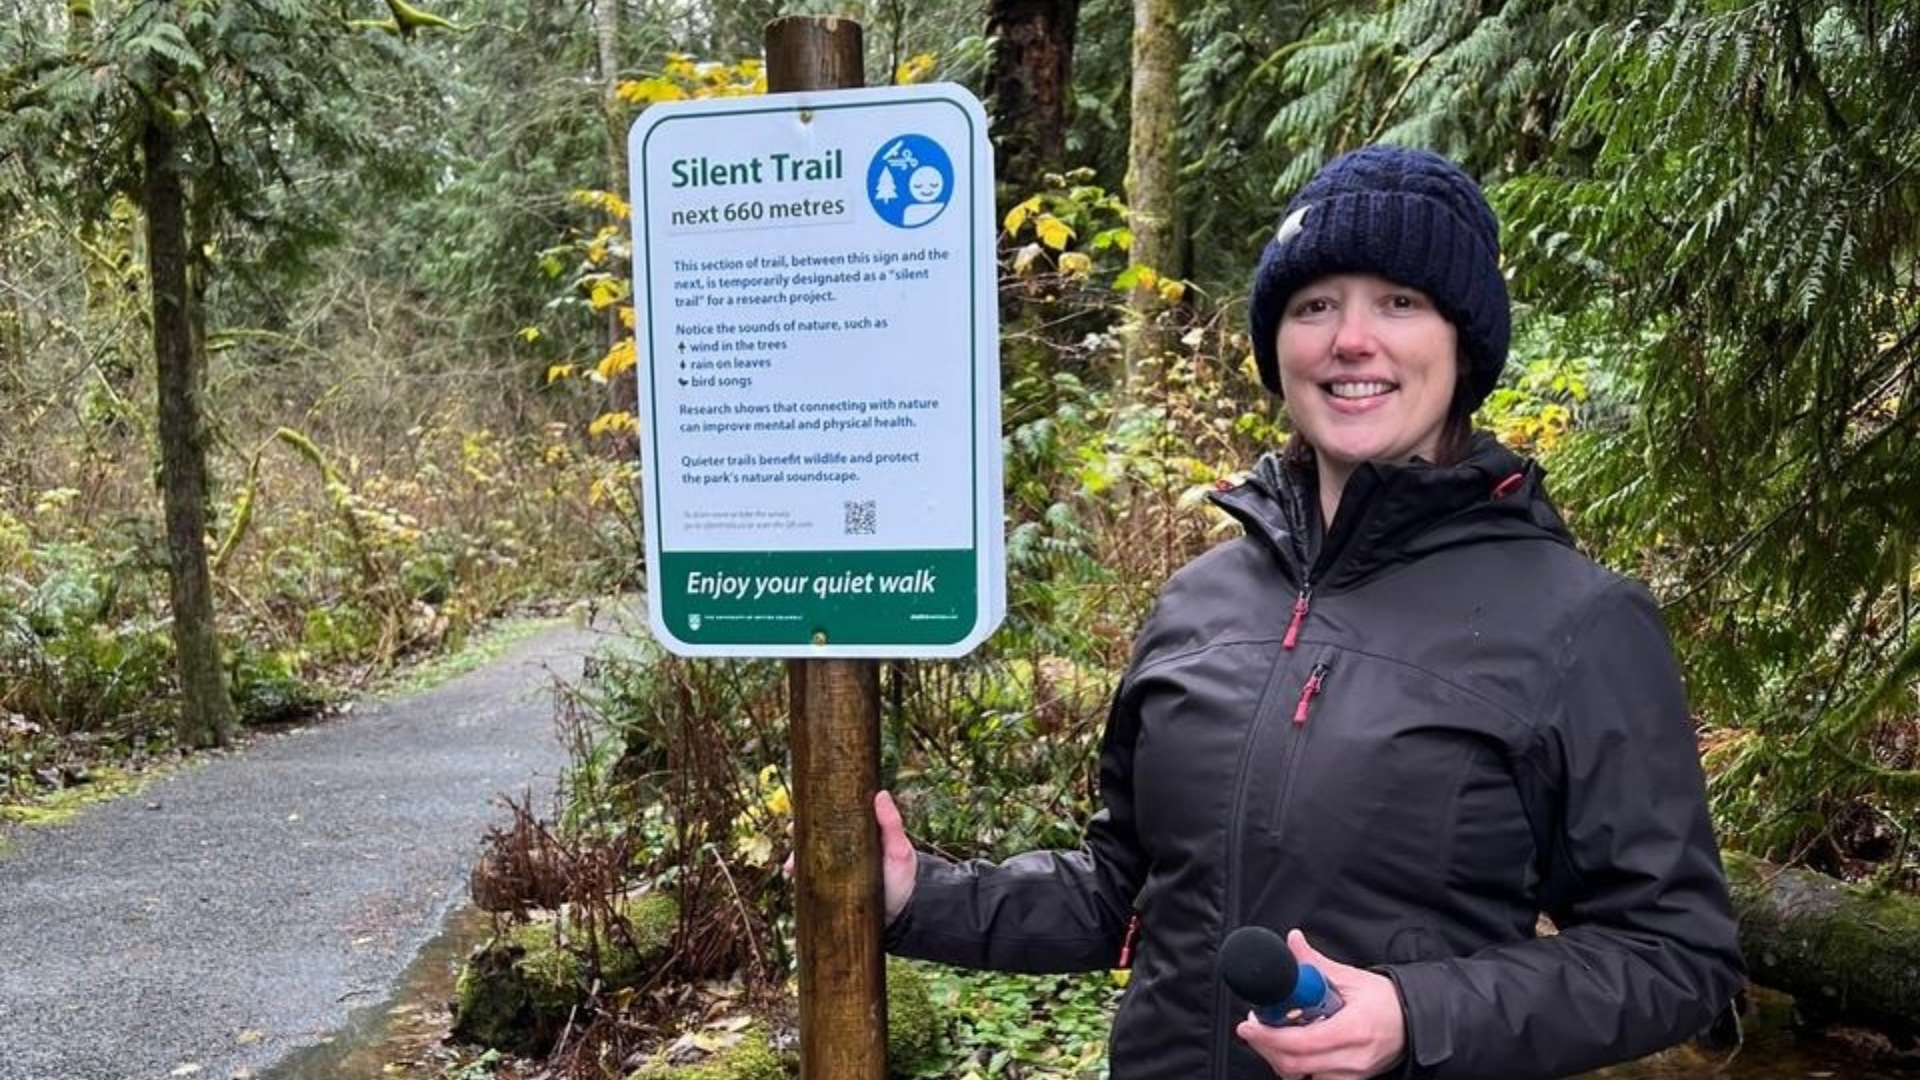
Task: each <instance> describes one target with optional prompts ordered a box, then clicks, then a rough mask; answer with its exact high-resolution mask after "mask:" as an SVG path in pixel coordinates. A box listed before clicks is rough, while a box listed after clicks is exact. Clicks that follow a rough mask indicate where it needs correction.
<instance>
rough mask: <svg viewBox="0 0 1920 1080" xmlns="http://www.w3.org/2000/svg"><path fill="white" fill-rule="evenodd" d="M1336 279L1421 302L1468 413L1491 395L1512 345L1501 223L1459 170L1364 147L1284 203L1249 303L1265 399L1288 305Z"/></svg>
mask: <svg viewBox="0 0 1920 1080" xmlns="http://www.w3.org/2000/svg"><path fill="white" fill-rule="evenodd" d="M1339 273H1364V274H1378V275H1379V276H1381V277H1383V278H1386V279H1387V280H1389V281H1393V282H1396V283H1398V284H1401V285H1405V286H1407V287H1409V288H1414V289H1418V290H1420V291H1421V292H1423V293H1425V294H1427V296H1428V297H1429V298H1431V299H1432V300H1433V303H1434V306H1435V307H1436V308H1438V309H1439V311H1440V314H1442V315H1444V316H1445V317H1446V319H1447V321H1448V322H1450V323H1452V324H1453V325H1454V329H1455V330H1457V331H1458V332H1459V336H1460V349H1461V352H1462V353H1463V354H1464V356H1465V357H1466V361H1467V365H1466V366H1467V371H1466V382H1465V385H1464V387H1463V388H1462V389H1463V391H1464V393H1465V395H1466V401H1467V405H1468V407H1469V408H1470V409H1471V408H1478V407H1479V405H1480V403H1481V402H1482V401H1485V400H1486V398H1487V395H1488V394H1490V393H1492V392H1493V387H1494V384H1495V383H1497V382H1498V381H1499V380H1500V369H1501V368H1503V367H1505V366H1506V363H1507V340H1508V338H1509V337H1510V336H1511V334H1512V315H1511V313H1510V312H1509V311H1508V308H1507V282H1506V279H1505V278H1504V277H1502V276H1501V274H1500V224H1499V222H1497V221H1495V220H1494V217H1493V210H1492V209H1491V208H1490V207H1488V206H1487V200H1486V196H1484V195H1482V194H1481V192H1480V185H1478V184H1476V183H1475V182H1474V181H1473V178H1472V177H1470V176H1468V175H1467V174H1466V173H1465V172H1464V171H1462V170H1461V168H1460V167H1459V166H1458V165H1455V164H1454V163H1453V162H1451V161H1448V160H1447V159H1446V158H1443V157H1441V156H1440V155H1438V154H1434V153H1430V152H1428V151H1426V150H1409V149H1406V148H1404V147H1398V146H1369V147H1365V148H1363V149H1360V150H1355V151H1353V152H1352V153H1349V154H1343V155H1341V156H1340V157H1337V158H1335V159H1333V160H1332V161H1330V162H1328V163H1327V164H1326V165H1325V166H1324V167H1323V168H1322V169H1321V170H1320V171H1319V172H1318V173H1316V174H1315V175H1314V177H1313V179H1312V180H1309V181H1307V186H1305V187H1303V188H1301V189H1300V193H1299V194H1298V195H1295V196H1294V197H1293V201H1292V202H1290V203H1288V204H1287V212H1286V213H1285V214H1283V215H1282V216H1281V219H1280V228H1279V229H1278V230H1277V231H1276V232H1275V233H1274V236H1273V239H1272V240H1270V241H1268V242H1267V248H1266V251H1264V252H1263V253H1262V254H1261V256H1260V267H1259V269H1258V270H1256V271H1254V275H1253V295H1252V297H1251V298H1250V299H1249V301H1248V309H1249V310H1248V314H1249V315H1250V317H1251V321H1252V324H1253V359H1254V363H1255V364H1256V365H1257V366H1258V367H1259V369H1260V381H1261V382H1263V383H1265V384H1266V387H1267V389H1269V390H1271V391H1273V392H1274V393H1276V394H1278V393H1280V366H1279V357H1278V356H1276V355H1275V350H1274V333H1275V332H1276V331H1277V330H1278V329H1279V327H1280V316H1281V312H1282V310H1283V309H1284V308H1285V306H1286V303H1287V299H1288V298H1289V297H1291V296H1292V295H1293V294H1294V292H1295V291H1297V290H1298V289H1300V288H1301V287H1302V286H1304V285H1307V284H1310V283H1311V282H1313V281H1314V280H1315V279H1317V278H1321V277H1325V276H1326V275H1328V274H1339Z"/></svg>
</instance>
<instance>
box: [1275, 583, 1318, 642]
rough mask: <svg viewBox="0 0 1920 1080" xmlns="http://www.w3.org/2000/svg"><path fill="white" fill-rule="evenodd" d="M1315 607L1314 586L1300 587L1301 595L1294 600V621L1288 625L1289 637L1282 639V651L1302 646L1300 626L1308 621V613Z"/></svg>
mask: <svg viewBox="0 0 1920 1080" xmlns="http://www.w3.org/2000/svg"><path fill="white" fill-rule="evenodd" d="M1312 607H1313V586H1312V585H1302V586H1300V593H1299V595H1297V596H1295V597H1294V598H1293V621H1291V622H1289V623H1287V636H1286V637H1284V638H1281V639H1280V647H1281V648H1282V649H1292V648H1293V647H1294V646H1295V645H1298V644H1300V624H1301V623H1304V622H1306V621H1307V612H1308V611H1309V610H1310V609H1311V608H1312Z"/></svg>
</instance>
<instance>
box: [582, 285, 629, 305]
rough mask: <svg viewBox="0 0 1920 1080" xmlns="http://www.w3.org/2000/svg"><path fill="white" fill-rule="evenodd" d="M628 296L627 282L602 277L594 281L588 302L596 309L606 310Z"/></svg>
mask: <svg viewBox="0 0 1920 1080" xmlns="http://www.w3.org/2000/svg"><path fill="white" fill-rule="evenodd" d="M626 298H627V283H626V282H624V281H620V280H618V279H615V278H601V279H600V280H598V281H596V282H594V283H593V291H592V294H591V296H590V298H589V300H588V303H590V304H591V305H592V306H593V310H595V311H605V310H607V309H608V308H610V307H612V306H613V305H615V304H617V303H619V302H620V301H622V300H625V299H626Z"/></svg>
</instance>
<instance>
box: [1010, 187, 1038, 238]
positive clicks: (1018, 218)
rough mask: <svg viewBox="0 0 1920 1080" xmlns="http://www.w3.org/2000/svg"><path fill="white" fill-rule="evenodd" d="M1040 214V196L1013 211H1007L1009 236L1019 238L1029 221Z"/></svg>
mask: <svg viewBox="0 0 1920 1080" xmlns="http://www.w3.org/2000/svg"><path fill="white" fill-rule="evenodd" d="M1039 212H1040V196H1038V195H1035V196H1033V197H1032V198H1030V199H1028V200H1027V201H1025V202H1023V203H1021V204H1020V205H1018V206H1016V207H1014V208H1013V209H1011V210H1009V211H1007V220H1006V221H1005V222H1004V223H1003V224H1004V225H1005V226H1006V230H1007V234H1008V235H1009V236H1017V235H1019V233H1020V230H1021V229H1022V228H1024V227H1025V226H1026V224H1027V219H1028V218H1030V217H1032V216H1033V215H1034V214H1037V213H1039Z"/></svg>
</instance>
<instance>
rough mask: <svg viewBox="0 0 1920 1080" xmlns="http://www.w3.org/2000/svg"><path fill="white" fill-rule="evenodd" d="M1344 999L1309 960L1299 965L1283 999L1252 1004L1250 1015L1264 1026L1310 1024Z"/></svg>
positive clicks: (1337, 1010) (1343, 1002)
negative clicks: (1291, 988)
mask: <svg viewBox="0 0 1920 1080" xmlns="http://www.w3.org/2000/svg"><path fill="white" fill-rule="evenodd" d="M1345 1004H1346V1002H1345V1001H1342V1000H1341V999H1340V991H1338V990H1335V989H1334V988H1333V987H1331V986H1329V985H1327V980H1326V978H1325V977H1324V976H1322V975H1321V974H1320V971H1319V969H1317V968H1315V967H1314V966H1313V965H1312V964H1301V965H1300V978H1299V979H1298V981H1296V982H1295V983H1294V985H1293V993H1291V994H1289V995H1287V998H1286V1000H1285V1001H1276V1002H1273V1003H1272V1004H1268V1005H1261V1004H1257V1003H1256V1004H1255V1005H1254V1006H1253V1018H1254V1019H1255V1020H1258V1021H1260V1022H1261V1023H1263V1024H1265V1025H1267V1026H1268V1027H1298V1026H1299V1025H1301V1024H1311V1023H1313V1022H1314V1021H1315V1020H1325V1019H1326V1018H1327V1017H1329V1016H1332V1015H1333V1014H1334V1013H1337V1012H1339V1011H1340V1006H1342V1005H1345Z"/></svg>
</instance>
